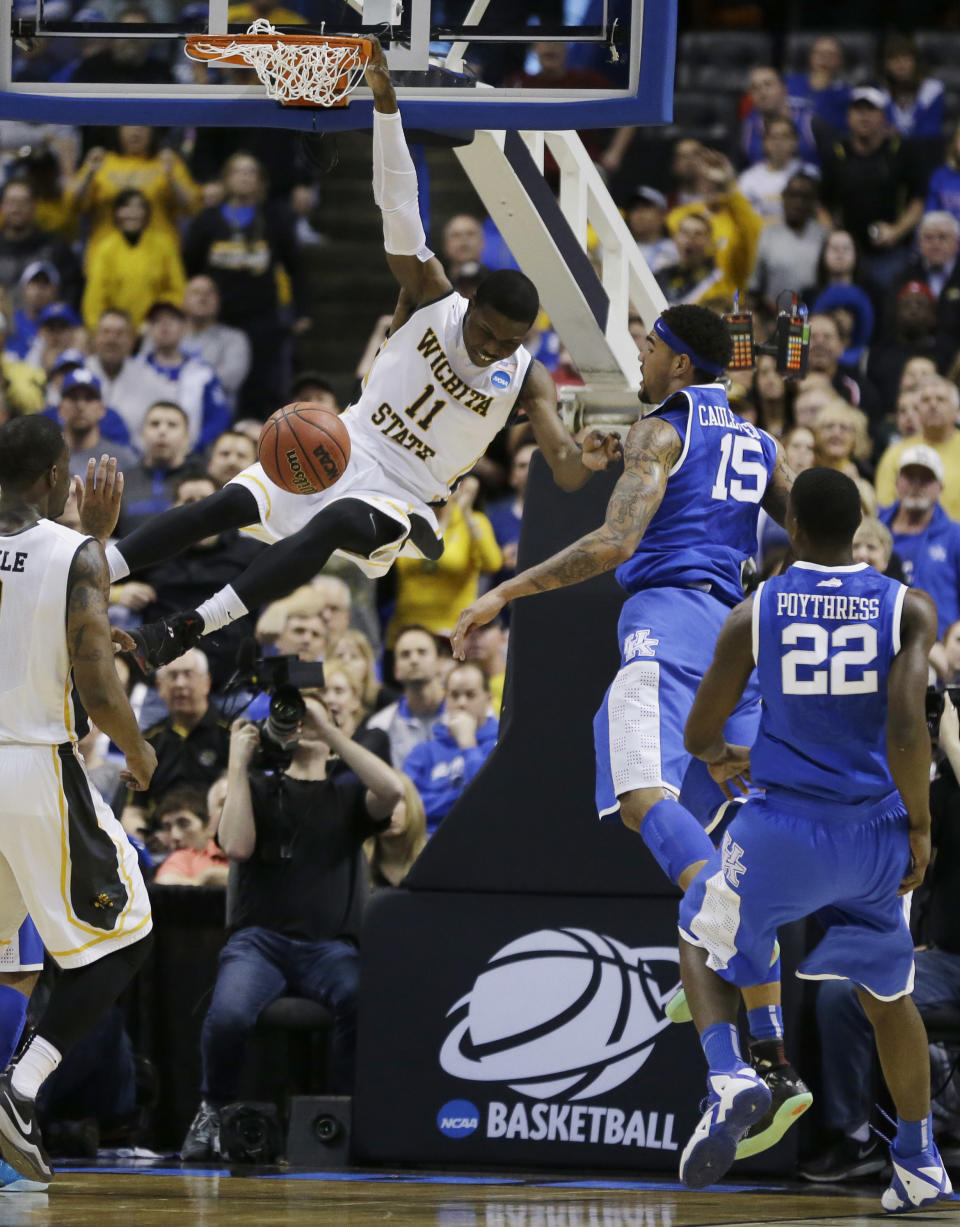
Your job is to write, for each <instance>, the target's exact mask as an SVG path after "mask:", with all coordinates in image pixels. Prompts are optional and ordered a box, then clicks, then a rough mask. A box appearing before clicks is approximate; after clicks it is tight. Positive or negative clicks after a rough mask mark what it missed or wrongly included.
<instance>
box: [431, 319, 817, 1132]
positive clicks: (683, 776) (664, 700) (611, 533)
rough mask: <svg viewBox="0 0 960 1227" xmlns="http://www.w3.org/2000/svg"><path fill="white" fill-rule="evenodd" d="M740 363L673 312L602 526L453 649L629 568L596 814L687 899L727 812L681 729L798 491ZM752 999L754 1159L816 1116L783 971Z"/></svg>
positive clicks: (713, 330)
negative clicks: (555, 595) (518, 603)
mask: <svg viewBox="0 0 960 1227" xmlns="http://www.w3.org/2000/svg"><path fill="white" fill-rule="evenodd" d="M730 358H731V341H730V337H729V334H728V332H727V328H726V325H725V324H724V323H723V321H722V320H721V319H720V318H719V317H718V316H716V315H714V314H713V313H712V312H710V311H708V310H706V309H705V308H704V307H697V306H679V307H671V308H669V309H668V310H666V311H664V313H663V314H662V315H661V316H660V318H659V319H658V320H657V321H656V323H655V324H654V326H653V329H652V331H651V333H650V334H649V336H648V337H647V339H646V344H645V347H644V350H643V351H642V352H641V363H642V370H643V389H642V394H643V398H644V400H646V401H651V402H653V403H656V404H658V407H657V409H655V410H654V411H653V412H651V413H649V414H648V415H647V416H646V417H644V418H642V419H641V420H640V421H638V422H637V423H635V424H634V425H633V426H632V427H631V429H630V433H629V434H628V435H627V439H626V444H625V447H624V473H623V476H622V477H621V478H620V480H619V481H618V483H617V485H616V488H615V489H614V491H613V494H612V495H611V497H610V502H609V504H608V506H607V513H606V520H605V523H604V524H603V525H602V526H601V527H600V528H598V529H596V530H595V531H594V532H592V533H589V534H587V536H585V537H582V538H581V539H580V540H579V541H576V542H574V543H573V545H571V546H568V547H567V549H565V550H562V551H561V552H560V553H558V554H555V555H554V556H553V557H552V558H548V559H547V560H546V561H545V562H542V563H540V564H539V565H538V566H535V567H531V568H530V569H529V570H527V571H523V572H522V573H521V574H519V575H516V576H514V577H513V578H512V579H509V580H507V581H505V582H504V583H503V584H501V585H500V586H499V587H497V588H494V589H492V590H491V591H490V592H488V593H486V594H485V595H484V596H482V597H481V598H480V599H479V600H478V601H476V602H475V603H474V604H473V605H471V606H470V607H469V608H468V609H466V610H464V612H463V613H462V614H461V617H460V620H459V622H458V623H457V627H456V630H455V632H454V636H453V648H454V654H455V655H462V651H463V641H464V637H465V635H466V633H467V632H468V631H469V629H470V627H471V626H476V625H482V624H484V623H486V622H489V621H490V620H491V619H492V618H494V617H495V616H496V615H497V614H498V613H499V611H500V610H501V609H502V608H503V606H504V605H505V604H506V603H507V602H508V601H510V600H515V599H516V598H517V597H521V596H527V595H530V594H532V593H536V592H544V591H546V590H548V589H551V588H562V587H564V586H566V585H568V584H575V583H580V582H581V581H582V580H585V579H590V578H592V577H593V576H595V575H601V574H603V573H604V572H605V571H610V570H613V568H615V567H616V568H617V572H616V574H617V579H618V580H619V582H620V584H621V585H622V586H623V587H624V588H625V589H626V591H627V593H628V597H627V601H626V603H625V604H624V607H623V612H622V613H621V615H620V623H619V627H618V635H619V640H620V646H621V651H622V662H623V663H622V667H621V669H620V671H619V673H618V674H617V676H616V678H615V679H614V681H613V684H612V685H611V686H610V689H609V690H608V691H607V694H606V697H605V698H604V702H603V706H602V707H601V709H600V711H599V712H598V713H597V717H596V720H595V722H594V733H595V742H596V749H597V808H598V810H599V812H600V814H601V815H602V816H606V815H609V814H614V813H616V812H617V811H618V810H619V812H620V816H621V818H622V820H623V822H624V823H625V824H626V825H627V826H628V827H630V828H631V829H632V830H635V831H639V833H640V836H641V838H642V839H643V841H644V843H646V845H647V847H648V848H649V849H650V851H651V853H652V854H653V856H654V858H655V859H656V861H657V863H658V864H659V865H660V867H661V868H662V869H663V870H664V872H665V873H666V874H667V876H668V877H669V878H670V879H671V881H673V882H677V883H678V884H679V885H680V886H681V887H686V885H687V884H688V883H689V882H690V881H691V880H692V879H693V877H694V875H695V874H696V871H697V869H698V868H699V867H700V865H701V864H702V863H703V861H704V860H706V859H707V857H709V856H710V854H711V853H712V852H713V843H712V842H711V838H710V836H709V835H708V834H707V833H706V830H705V829H704V825H705V824H706V823H707V822H708V821H709V820H710V819H711V818H712V817H713V813H714V811H716V809H717V805H718V803H719V802H722V800H723V798H722V796H721V795H720V793H719V790H718V789H717V787H716V785H715V784H714V783H713V782H712V781H711V780H710V779H709V777H708V776H707V774H706V771H705V769H703V768H701V767H700V765H699V764H693V765H692V766H691V755H690V754H688V753H687V751H686V749H685V748H684V745H683V726H684V722H685V721H686V717H687V713H688V712H689V710H690V705H691V704H692V702H693V696H694V694H695V692H696V687H697V683H698V682H699V681H700V679H701V678H702V676H703V674H704V672H705V671H706V669H707V666H708V665H709V663H710V652H711V648H712V645H713V643H714V641H715V639H716V636H717V634H718V633H719V631H720V627H721V626H722V625H723V620H724V618H725V617H726V614H727V612H728V611H729V610H730V609H731V608H732V606H734V605H735V604H737V602H738V601H739V600H740V599H741V598H742V596H743V588H742V585H741V582H740V568H741V565H742V564H743V562H744V561H745V559H747V558H748V557H750V556H751V555H752V554H754V553H755V552H756V548H757V520H758V517H759V514H760V508H761V506H762V507H764V508H766V510H767V511H768V512H769V513H770V515H771V516H773V518H774V519H775V520H776V521H777V522H778V523H782V521H783V517H784V514H785V510H786V500H787V494H788V492H789V489H790V485H791V481H792V475H791V473H790V471H789V469H788V467H787V465H786V462H785V461H784V459H783V455H782V452H781V450H780V448H779V446H778V445H777V443H776V442H775V441H774V440H773V439H772V438H771V437H770V436H769V435H768V434H766V433H765V432H764V431H762V430H758V429H756V427H754V426H752V425H750V424H749V423H748V422H745V421H743V420H742V419H741V418H738V417H737V416H736V415H735V414H734V413H733V412H732V411H731V409H730V407H729V405H728V404H727V397H726V393H725V392H724V390H723V388H722V386H721V385H720V384H719V383H717V382H716V381H717V379H718V378H719V377H720V376H721V375H722V373H723V370H724V368H725V367H726V366H727V365H729V362H730ZM758 719H759V708H758V704H757V701H756V698H755V696H753V695H749V696H747V697H746V698H745V700H744V702H743V703H742V704H741V705H740V707H739V708H738V709H737V711H736V712H735V713H734V715H733V717H732V718H731V739H732V740H737V738H738V737H740V738H742V739H743V740H744V741H747V742H749V741H751V740H752V737H753V733H754V731H755V730H756V727H757V722H758ZM688 769H689V770H688ZM688 807H689V808H688ZM691 809H692V810H693V813H691V812H690V810H691ZM735 809H736V807H735V806H731V807H729V811H728V814H727V815H726V819H727V820H729V819H730V818H732V815H733V812H734V811H735ZM694 813H695V814H696V815H697V817H694ZM698 819H699V820H698ZM716 837H717V838H719V835H717V836H716ZM744 1000H745V1001H746V1004H747V1016H748V1021H749V1024H750V1033H751V1035H752V1037H753V1039H754V1041H755V1042H754V1044H753V1045H752V1048H751V1056H752V1057H753V1059H754V1060H755V1061H756V1063H757V1066H758V1068H761V1069H763V1070H764V1073H765V1076H766V1077H767V1078H768V1080H769V1081H770V1084H771V1087H772V1088H773V1089H774V1092H775V1094H774V1104H773V1108H772V1111H771V1114H770V1116H769V1117H768V1118H767V1119H765V1120H763V1121H762V1122H760V1123H759V1125H758V1127H757V1130H756V1131H755V1133H754V1134H753V1136H752V1137H751V1138H750V1139H749V1140H748V1142H747V1143H744V1145H743V1149H742V1150H741V1156H744V1155H746V1154H749V1153H756V1152H757V1151H759V1150H763V1149H766V1148H767V1147H769V1146H771V1145H773V1144H774V1142H776V1141H777V1140H778V1139H779V1138H780V1137H781V1136H782V1134H783V1133H784V1132H785V1131H786V1129H787V1128H788V1126H789V1125H790V1124H791V1123H792V1122H793V1120H794V1119H795V1118H796V1116H797V1115H798V1114H799V1113H800V1112H802V1111H803V1110H804V1109H805V1107H807V1106H809V1104H810V1102H811V1101H812V1096H811V1095H810V1094H809V1091H808V1090H807V1088H806V1086H804V1084H803V1082H802V1081H801V1080H800V1079H799V1077H798V1076H797V1075H796V1073H795V1071H794V1070H793V1069H792V1067H791V1066H790V1065H789V1064H788V1062H787V1061H786V1057H785V1056H784V1052H783V1030H782V1016H781V1011H780V1006H779V1003H780V985H779V960H777V961H776V964H775V966H774V968H773V970H769V971H768V972H767V974H766V975H765V976H764V977H763V978H762V979H760V980H756V981H754V982H753V987H750V988H747V989H746V990H745V992H744Z"/></svg>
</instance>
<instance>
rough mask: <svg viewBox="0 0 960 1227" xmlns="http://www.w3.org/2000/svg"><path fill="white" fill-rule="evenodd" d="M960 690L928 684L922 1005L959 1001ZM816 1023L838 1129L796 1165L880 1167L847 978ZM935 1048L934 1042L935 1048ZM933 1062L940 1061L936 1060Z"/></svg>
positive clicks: (829, 1110)
mask: <svg viewBox="0 0 960 1227" xmlns="http://www.w3.org/2000/svg"><path fill="white" fill-rule="evenodd" d="M958 702H960V691H957V690H954V689H953V688H952V687H951V689H950V690H949V691H947V692H939V691H936V690H934V689H932V688H931V689H930V690H929V691H928V692H927V727H928V728H929V730H930V736H931V738H932V739H933V744H934V753H933V768H934V772H933V777H932V783H931V785H930V814H931V818H932V826H931V837H932V843H933V849H934V855H933V857H932V859H931V864H930V869H929V870H928V872H927V877H926V880H925V882H924V886H923V887H922V888H921V889H920V890H918V891H917V894H916V896H915V897H914V914H913V915H912V916H911V928H912V930H913V934H914V940H915V941H917V942H918V943H919V944H918V946H917V950H916V953H915V958H914V967H915V976H916V978H915V980H914V986H913V1000H914V1001H915V1002H916V1005H917V1008H918V1009H919V1010H920V1011H921V1013H922V1012H923V1011H924V1010H927V1009H953V1010H956V1009H960V912H958V910H957V906H956V899H957V892H958V890H960V823H958V821H957V819H958V817H960V785H958V783H957V781H958V779H960V718H958V714H957V707H956V704H957V703H958ZM817 1030H818V1032H819V1035H820V1043H821V1050H820V1061H821V1085H822V1090H821V1094H822V1097H823V1099H822V1102H823V1105H824V1120H825V1124H826V1125H827V1127H828V1129H831V1130H834V1131H836V1132H837V1133H839V1134H840V1137H839V1139H838V1140H837V1141H836V1142H835V1144H834V1145H833V1146H831V1147H830V1148H829V1149H828V1150H826V1151H824V1152H821V1153H820V1154H819V1155H818V1156H817V1157H816V1158H814V1159H812V1160H811V1161H809V1162H808V1163H806V1164H804V1165H803V1166H802V1167H801V1168H800V1175H801V1176H803V1177H805V1178H806V1179H807V1180H812V1181H815V1182H817V1183H833V1182H836V1181H842V1180H855V1179H859V1178H862V1177H864V1176H868V1175H871V1174H875V1173H878V1172H880V1171H881V1170H882V1169H883V1167H884V1165H885V1163H886V1155H885V1152H884V1148H883V1147H882V1146H881V1144H880V1142H879V1141H878V1135H877V1134H876V1133H875V1132H873V1131H872V1130H871V1127H870V1123H869V1122H870V1114H871V1106H872V1104H873V1099H874V1095H873V1091H872V1087H871V1071H872V1068H873V1050H874V1042H873V1032H872V1029H871V1027H870V1024H869V1023H868V1022H867V1018H866V1015H865V1014H864V1012H863V1008H862V1006H861V1005H860V1002H859V1001H858V1000H857V993H856V987H855V985H854V984H853V983H852V982H851V981H850V980H825V981H824V982H823V983H822V984H821V985H820V986H819V989H818V991H817ZM931 1051H932V1054H933V1055H934V1056H936V1054H937V1048H936V1046H934V1047H933V1048H932V1050H931ZM936 1063H937V1065H939V1064H941V1062H940V1061H939V1060H937V1062H936ZM943 1081H944V1080H943V1077H942V1076H940V1077H938V1076H937V1075H936V1074H934V1076H933V1079H932V1082H933V1093H934V1105H933V1119H934V1131H935V1133H938V1132H939V1127H940V1126H942V1124H943V1115H944V1114H943V1111H942V1109H941V1108H940V1106H939V1105H938V1103H937V1102H936V1100H937V1096H938V1094H939V1093H940V1092H942V1091H943V1090H944V1089H945V1088H944V1086H943Z"/></svg>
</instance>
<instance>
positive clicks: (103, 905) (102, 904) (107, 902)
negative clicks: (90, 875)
mask: <svg viewBox="0 0 960 1227" xmlns="http://www.w3.org/2000/svg"><path fill="white" fill-rule="evenodd" d="M93 906H94V907H95V908H96V909H97V911H102V912H109V911H110V909H111V908H112V907H113V906H114V902H113V900H112V899H111V898H110V896H109V895H108V894H107V893H106V891H101V892H100V894H99V895H96V896H95V897H94V900H93Z"/></svg>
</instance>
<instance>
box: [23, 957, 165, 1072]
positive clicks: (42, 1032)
mask: <svg viewBox="0 0 960 1227" xmlns="http://www.w3.org/2000/svg"><path fill="white" fill-rule="evenodd" d="M152 948H153V934H152V933H148V934H147V935H146V937H141V938H140V940H139V941H137V942H133V943H131V945H129V946H123V947H122V948H121V949H120V950H114V951H112V953H110V954H105V955H104V956H103V958H102V959H97V961H96V962H95V963H88V964H87V965H86V966H85V967H71V968H67V969H66V970H65V971H63V972H62V974H61V975H60V977H59V978H58V979H57V981H56V983H55V984H54V986H53V991H52V992H51V994H50V1001H49V1002H48V1004H47V1008H46V1010H44V1012H43V1017H42V1018H41V1019H40V1022H39V1023H38V1024H37V1034H38V1035H39V1036H40V1037H41V1038H42V1039H45V1040H46V1041H47V1042H48V1043H50V1044H52V1045H53V1046H54V1048H56V1049H57V1051H58V1052H60V1053H61V1054H65V1053H67V1052H68V1051H69V1049H70V1048H72V1047H73V1045H74V1044H75V1043H76V1042H77V1040H78V1039H80V1037H81V1036H82V1035H85V1034H86V1033H87V1032H88V1031H89V1030H90V1028H91V1027H93V1026H94V1025H95V1024H96V1023H97V1022H98V1021H99V1020H100V1018H101V1017H102V1016H103V1015H104V1014H106V1012H107V1010H108V1009H109V1008H110V1007H111V1006H112V1005H113V1003H114V1002H115V1001H116V999H117V998H118V997H119V996H120V994H121V993H122V992H123V990H124V989H125V988H126V987H127V985H128V984H129V983H130V981H131V980H132V979H133V977H134V974H135V973H136V972H137V971H138V970H139V969H140V967H141V966H142V964H143V962H144V960H145V959H146V958H147V955H148V954H149V953H150V951H151V949H152Z"/></svg>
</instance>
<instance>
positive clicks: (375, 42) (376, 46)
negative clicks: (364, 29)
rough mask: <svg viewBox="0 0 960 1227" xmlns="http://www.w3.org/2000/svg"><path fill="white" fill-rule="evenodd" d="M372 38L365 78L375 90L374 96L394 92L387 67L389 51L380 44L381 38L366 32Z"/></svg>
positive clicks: (364, 73) (366, 35)
mask: <svg viewBox="0 0 960 1227" xmlns="http://www.w3.org/2000/svg"><path fill="white" fill-rule="evenodd" d="M364 38H368V39H369V40H370V59H369V60H367V66H366V68H365V69H364V70H363V78H364V80H365V81H366V83H367V85H369V86H370V88H371V89H372V90H373V96H374V97H375V98H376V97H377V95H378V94H381V95H384V96H385V95H386V93H387V92H388V91H389V93H390V94H393V83H392V82H391V80H390V69H389V68H388V67H387V53H386V52H385V51H384V49H383V48H382V47H381V46H380V40H379V39H378V38H375V37H374V36H373V35H370V34H365V35H364Z"/></svg>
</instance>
